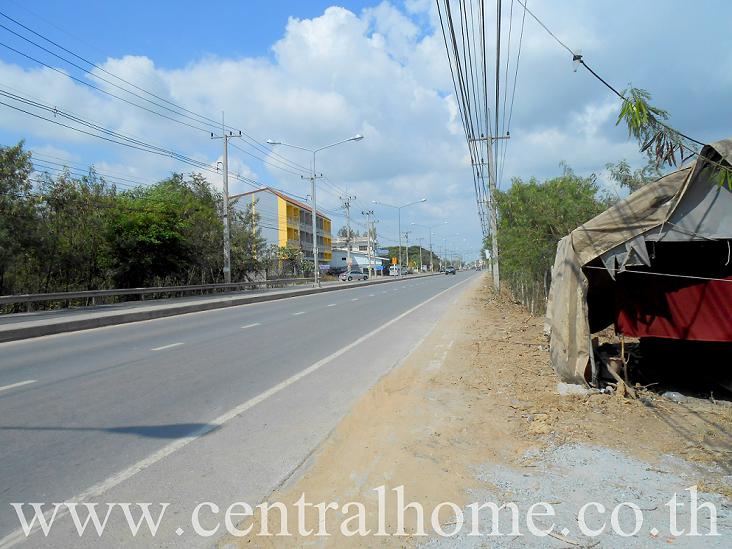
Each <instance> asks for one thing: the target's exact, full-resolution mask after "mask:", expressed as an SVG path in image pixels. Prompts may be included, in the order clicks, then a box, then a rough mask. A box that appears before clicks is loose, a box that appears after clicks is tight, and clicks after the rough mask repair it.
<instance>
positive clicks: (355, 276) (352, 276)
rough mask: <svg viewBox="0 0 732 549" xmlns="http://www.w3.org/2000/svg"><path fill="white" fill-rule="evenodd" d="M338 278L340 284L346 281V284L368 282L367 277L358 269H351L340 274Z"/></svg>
mask: <svg viewBox="0 0 732 549" xmlns="http://www.w3.org/2000/svg"><path fill="white" fill-rule="evenodd" d="M339 278H340V279H341V281H342V282H345V281H346V280H347V281H348V282H351V281H352V280H368V278H369V275H367V274H366V273H364V272H363V271H361V270H359V269H351V270H350V271H346V272H345V273H341V276H340V277H339Z"/></svg>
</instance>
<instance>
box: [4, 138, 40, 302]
mask: <svg viewBox="0 0 732 549" xmlns="http://www.w3.org/2000/svg"><path fill="white" fill-rule="evenodd" d="M32 171H33V166H32V164H31V155H30V153H28V152H26V151H24V150H23V142H22V141H21V142H20V143H18V144H17V145H15V146H13V147H0V294H4V293H8V292H9V291H12V290H14V287H15V285H16V283H17V282H18V279H19V278H22V276H23V273H22V271H23V268H24V265H25V263H26V261H27V260H28V253H29V250H30V249H32V247H33V245H34V242H35V238H36V232H35V206H36V202H37V199H36V197H34V196H33V184H32V182H31V180H30V175H31V173H32Z"/></svg>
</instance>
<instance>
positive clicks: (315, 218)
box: [267, 133, 363, 287]
mask: <svg viewBox="0 0 732 549" xmlns="http://www.w3.org/2000/svg"><path fill="white" fill-rule="evenodd" d="M362 139H363V135H361V134H360V133H357V134H356V135H354V136H353V137H349V138H348V139H342V140H341V141H336V142H335V143H331V144H330V145H324V146H323V147H318V148H317V149H309V148H307V147H301V146H299V145H293V144H292V143H285V142H284V141H274V140H272V139H267V144H268V145H282V146H284V147H292V148H293V149H300V150H301V151H307V152H309V153H312V154H313V174H312V175H311V176H310V177H309V178H308V179H310V194H311V195H312V199H313V216H312V217H313V266H314V268H315V272H314V274H313V277H314V278H313V285H314V286H315V287H318V286H320V269H319V268H318V209H317V204H316V200H315V180H316V179H317V178H318V176H317V175H316V174H315V153H317V152H319V151H322V150H323V149H330V148H331V147H335V146H336V145H340V144H341V143H348V142H349V141H361V140H362Z"/></svg>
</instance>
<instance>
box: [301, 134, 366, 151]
mask: <svg viewBox="0 0 732 549" xmlns="http://www.w3.org/2000/svg"><path fill="white" fill-rule="evenodd" d="M361 139H363V135H361V134H356V135H354V136H353V137H349V138H348V139H342V140H340V141H336V142H335V143H331V144H330V145H325V146H324V147H319V148H317V149H315V150H314V151H312V152H313V153H316V152H318V151H322V150H323V149H330V148H331V147H335V146H336V145H340V144H341V143H347V142H348V141H360V140H361ZM305 150H308V149H305Z"/></svg>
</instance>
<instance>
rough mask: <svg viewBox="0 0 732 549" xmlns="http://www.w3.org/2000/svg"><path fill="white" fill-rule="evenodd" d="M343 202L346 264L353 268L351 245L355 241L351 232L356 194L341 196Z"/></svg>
mask: <svg viewBox="0 0 732 549" xmlns="http://www.w3.org/2000/svg"><path fill="white" fill-rule="evenodd" d="M340 199H341V202H343V209H344V210H346V265H347V266H348V268H349V269H350V268H351V246H352V242H353V236H352V234H351V200H356V197H355V196H345V197H343V196H341V197H340Z"/></svg>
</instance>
